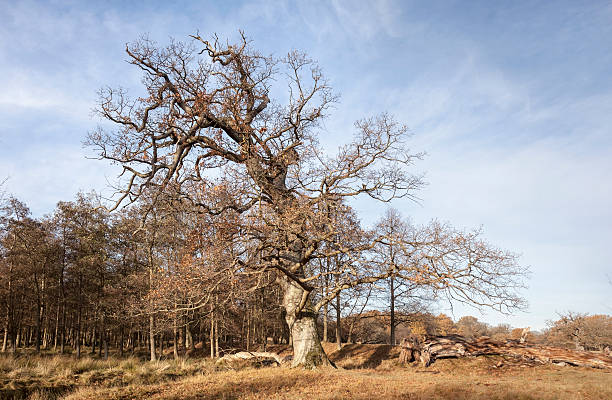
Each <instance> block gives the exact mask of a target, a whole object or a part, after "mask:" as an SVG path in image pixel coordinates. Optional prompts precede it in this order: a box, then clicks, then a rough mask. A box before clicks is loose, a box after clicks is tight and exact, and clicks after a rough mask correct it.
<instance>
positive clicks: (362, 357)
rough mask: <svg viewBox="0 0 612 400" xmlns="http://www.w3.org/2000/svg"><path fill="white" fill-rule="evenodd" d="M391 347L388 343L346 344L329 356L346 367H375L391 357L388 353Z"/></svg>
mask: <svg viewBox="0 0 612 400" xmlns="http://www.w3.org/2000/svg"><path fill="white" fill-rule="evenodd" d="M392 349H393V346H391V345H388V344H379V345H369V346H364V345H360V344H347V345H345V346H344V347H342V350H339V351H336V352H334V353H332V354H331V355H330V358H331V359H332V361H334V362H335V363H337V364H341V365H342V367H343V368H346V369H356V368H376V367H378V366H379V365H380V364H381V363H382V362H383V361H384V360H388V359H390V358H393V356H391V355H390V353H391V350H392Z"/></svg>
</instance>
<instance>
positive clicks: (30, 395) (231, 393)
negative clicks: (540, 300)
mask: <svg viewBox="0 0 612 400" xmlns="http://www.w3.org/2000/svg"><path fill="white" fill-rule="evenodd" d="M326 348H327V351H328V353H329V354H330V355H331V358H332V359H333V360H335V361H336V363H337V365H338V366H339V367H340V368H339V369H337V370H335V369H325V370H317V371H305V370H299V369H288V368H252V367H247V366H246V365H235V364H234V365H233V366H227V365H223V366H217V365H215V364H214V363H212V362H210V361H209V360H206V359H188V360H178V361H173V360H172V361H158V362H154V363H150V362H143V361H140V360H138V359H135V358H130V359H123V360H118V359H110V360H107V361H105V360H95V359H90V358H84V359H81V360H78V361H76V360H74V359H72V358H69V357H59V356H55V357H32V356H30V357H25V356H23V357H18V358H16V359H13V358H11V357H3V358H0V398H2V399H32V400H35V399H39V400H42V399H70V400H76V399H126V400H127V399H150V400H154V399H311V400H314V399H347V398H349V399H351V398H352V399H612V371H604V370H594V369H585V368H573V367H558V366H537V367H520V366H513V365H511V364H509V363H507V362H505V363H504V365H502V366H501V367H497V365H498V364H499V362H500V361H503V360H502V359H501V358H499V357H479V358H473V359H461V360H454V359H447V360H438V361H437V362H436V363H435V364H433V365H432V366H431V367H429V368H423V367H421V366H417V365H416V364H415V365H411V366H408V367H402V366H400V365H398V363H397V356H398V351H397V349H395V348H392V347H391V346H385V345H347V346H345V347H344V348H343V349H342V351H339V352H338V351H334V346H333V345H327V346H326ZM276 350H277V351H281V350H283V349H280V348H279V349H276Z"/></svg>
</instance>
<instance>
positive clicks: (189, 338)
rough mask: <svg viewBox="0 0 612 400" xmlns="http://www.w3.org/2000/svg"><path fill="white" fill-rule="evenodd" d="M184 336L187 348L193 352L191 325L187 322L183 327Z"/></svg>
mask: <svg viewBox="0 0 612 400" xmlns="http://www.w3.org/2000/svg"><path fill="white" fill-rule="evenodd" d="M185 335H186V337H187V342H188V347H189V349H190V350H191V351H194V350H195V343H194V342H193V333H192V332H191V324H190V322H189V321H187V325H186V326H185Z"/></svg>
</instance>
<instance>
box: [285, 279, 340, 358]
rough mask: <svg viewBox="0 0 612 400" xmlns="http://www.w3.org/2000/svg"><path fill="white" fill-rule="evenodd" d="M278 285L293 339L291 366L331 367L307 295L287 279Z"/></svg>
mask: <svg viewBox="0 0 612 400" xmlns="http://www.w3.org/2000/svg"><path fill="white" fill-rule="evenodd" d="M280 283H281V286H282V288H283V292H284V296H283V306H284V308H285V311H286V312H287V315H286V317H285V319H286V321H287V325H289V329H290V330H291V337H292V339H293V361H292V366H293V367H296V366H303V367H305V368H316V367H319V366H328V365H331V362H330V361H329V358H327V355H326V354H325V351H324V350H323V347H322V346H321V342H320V340H319V335H318V333H317V321H316V313H315V312H314V310H313V308H312V304H311V303H310V301H309V300H308V293H306V292H305V291H304V289H303V288H302V287H301V286H299V285H298V284H297V283H295V282H294V281H293V280H289V278H287V277H281V278H280ZM300 306H302V307H301V309H300Z"/></svg>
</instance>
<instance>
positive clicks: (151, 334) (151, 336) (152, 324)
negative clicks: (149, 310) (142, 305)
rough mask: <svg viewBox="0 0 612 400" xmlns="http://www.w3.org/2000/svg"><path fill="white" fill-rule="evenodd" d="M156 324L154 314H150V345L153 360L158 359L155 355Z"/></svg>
mask: <svg viewBox="0 0 612 400" xmlns="http://www.w3.org/2000/svg"><path fill="white" fill-rule="evenodd" d="M154 328H155V325H154V320H153V314H151V315H149V345H150V349H151V361H155V360H156V356H155V331H154Z"/></svg>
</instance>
